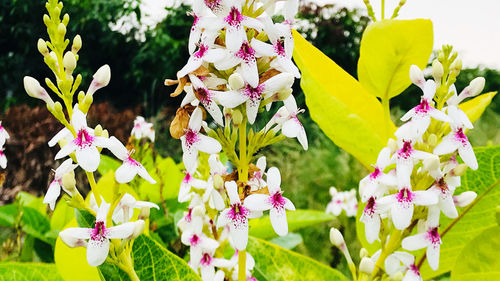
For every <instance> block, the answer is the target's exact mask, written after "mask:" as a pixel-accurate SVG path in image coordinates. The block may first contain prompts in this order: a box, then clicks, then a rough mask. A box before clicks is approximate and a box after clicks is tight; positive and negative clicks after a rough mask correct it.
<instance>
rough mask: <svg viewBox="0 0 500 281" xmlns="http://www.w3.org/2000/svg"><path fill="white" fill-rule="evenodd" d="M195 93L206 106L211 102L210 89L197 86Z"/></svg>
mask: <svg viewBox="0 0 500 281" xmlns="http://www.w3.org/2000/svg"><path fill="white" fill-rule="evenodd" d="M196 93H197V94H198V98H199V99H200V102H201V103H202V104H203V105H204V106H205V107H208V105H209V104H210V103H211V102H212V98H213V94H212V92H211V91H209V90H207V89H204V88H199V89H197V90H196Z"/></svg>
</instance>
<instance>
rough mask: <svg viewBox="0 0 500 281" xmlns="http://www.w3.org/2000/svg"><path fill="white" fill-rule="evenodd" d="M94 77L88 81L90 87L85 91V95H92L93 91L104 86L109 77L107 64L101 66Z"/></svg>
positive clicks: (109, 70)
mask: <svg viewBox="0 0 500 281" xmlns="http://www.w3.org/2000/svg"><path fill="white" fill-rule="evenodd" d="M93 77H94V79H93V80H92V82H91V83H90V87H89V89H88V91H87V95H91V96H92V95H93V94H94V93H95V91H97V90H99V89H100V88H102V87H106V86H107V85H108V84H109V80H110V79H111V69H110V68H109V65H107V64H105V65H103V66H101V67H100V68H99V69H98V70H97V71H96V73H95V74H94V76H93Z"/></svg>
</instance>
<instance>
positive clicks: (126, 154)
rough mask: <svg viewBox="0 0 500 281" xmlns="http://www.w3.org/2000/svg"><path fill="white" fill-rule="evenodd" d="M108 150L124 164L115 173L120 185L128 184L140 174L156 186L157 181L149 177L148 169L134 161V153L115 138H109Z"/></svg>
mask: <svg viewBox="0 0 500 281" xmlns="http://www.w3.org/2000/svg"><path fill="white" fill-rule="evenodd" d="M109 142H110V144H109V147H108V149H109V150H111V152H112V153H113V154H114V155H115V156H116V157H117V158H118V159H120V160H121V161H123V164H122V165H121V166H120V167H118V169H116V171H115V178H116V181H117V182H119V183H128V182H130V181H132V180H133V179H134V177H135V175H137V174H139V176H141V177H142V178H143V179H145V180H147V181H148V182H150V183H152V184H155V183H156V181H155V180H154V179H153V178H152V177H151V176H150V175H149V173H148V171H146V168H144V166H142V164H141V163H139V162H137V161H136V160H134V159H132V153H133V152H130V151H128V150H127V148H126V147H125V146H124V145H123V144H122V143H121V142H120V141H119V140H118V139H117V138H115V137H111V138H109Z"/></svg>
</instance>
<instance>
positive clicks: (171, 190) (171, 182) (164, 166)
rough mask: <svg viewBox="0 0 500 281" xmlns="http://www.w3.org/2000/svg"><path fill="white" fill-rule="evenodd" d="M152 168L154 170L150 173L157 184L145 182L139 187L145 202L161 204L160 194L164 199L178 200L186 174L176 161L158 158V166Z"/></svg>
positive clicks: (150, 170)
mask: <svg viewBox="0 0 500 281" xmlns="http://www.w3.org/2000/svg"><path fill="white" fill-rule="evenodd" d="M152 166H153V168H152V169H149V170H148V171H149V173H150V175H151V176H152V177H153V178H154V179H155V180H156V183H155V184H151V183H149V182H147V181H143V183H142V184H141V185H140V187H139V194H140V196H141V198H142V199H143V200H149V201H153V202H160V201H161V196H160V192H161V194H162V195H163V199H171V198H177V195H178V193H179V188H180V185H181V181H182V179H183V178H184V174H183V173H182V172H181V170H180V169H179V167H178V166H177V164H176V163H175V161H174V160H173V159H172V158H170V157H168V158H161V157H157V158H156V164H155V165H152Z"/></svg>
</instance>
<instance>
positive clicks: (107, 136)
mask: <svg viewBox="0 0 500 281" xmlns="http://www.w3.org/2000/svg"><path fill="white" fill-rule="evenodd" d="M101 137H103V138H109V132H108V130H106V129H104V130H102V134H101Z"/></svg>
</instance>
